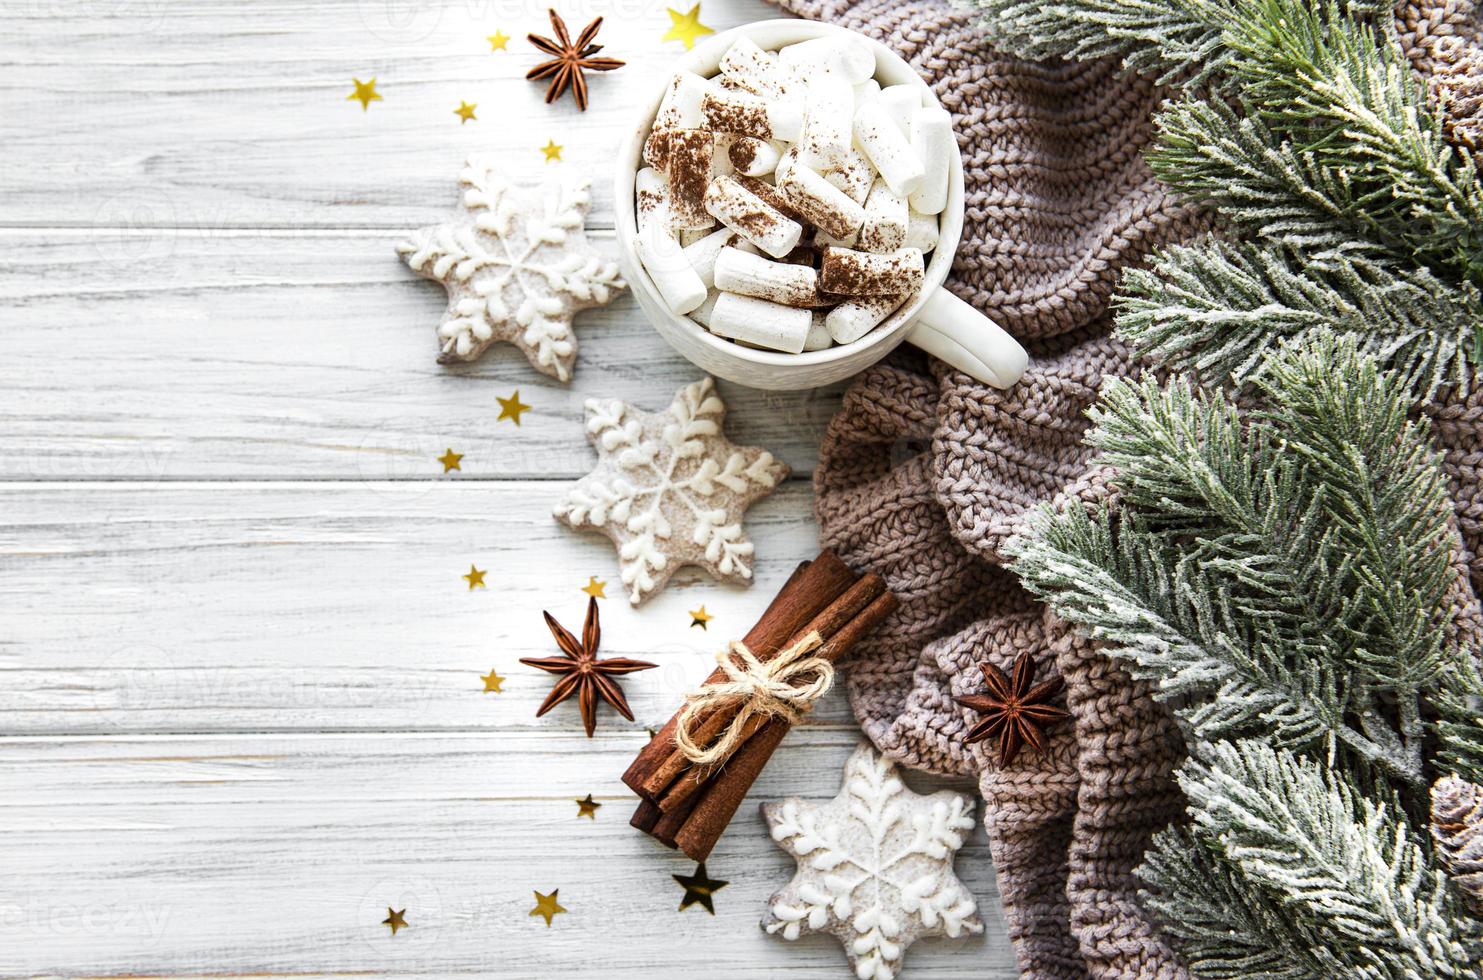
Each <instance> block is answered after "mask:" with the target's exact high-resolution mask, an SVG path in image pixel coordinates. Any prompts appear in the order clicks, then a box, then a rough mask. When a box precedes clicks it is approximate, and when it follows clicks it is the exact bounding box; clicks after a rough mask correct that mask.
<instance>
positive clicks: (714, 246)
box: [682, 228, 736, 289]
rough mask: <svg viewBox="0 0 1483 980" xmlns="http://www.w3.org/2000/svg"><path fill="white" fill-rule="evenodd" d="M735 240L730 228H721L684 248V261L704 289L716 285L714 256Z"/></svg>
mask: <svg viewBox="0 0 1483 980" xmlns="http://www.w3.org/2000/svg"><path fill="white" fill-rule="evenodd" d="M735 240H736V232H734V231H732V230H731V229H730V228H722V229H720V230H719V231H713V232H711V233H710V234H709V235H706V236H705V237H704V238H702V239H700V240H699V241H696V242H691V243H690V244H688V245H686V246H685V261H686V262H688V263H690V268H692V269H694V270H695V274H696V275H697V276H699V277H700V281H701V282H703V283H705V288H707V289H710V288H711V287H712V286H714V285H715V284H716V256H718V255H720V254H721V249H723V248H725V247H726V246H727V245H730V244H731V243H732V242H733V241H735ZM682 241H683V239H682Z"/></svg>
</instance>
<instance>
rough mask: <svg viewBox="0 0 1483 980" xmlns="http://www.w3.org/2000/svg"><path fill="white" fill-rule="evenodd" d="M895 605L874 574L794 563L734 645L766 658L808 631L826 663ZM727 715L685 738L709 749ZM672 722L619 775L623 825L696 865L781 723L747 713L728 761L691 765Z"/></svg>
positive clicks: (825, 562)
mask: <svg viewBox="0 0 1483 980" xmlns="http://www.w3.org/2000/svg"><path fill="white" fill-rule="evenodd" d="M896 605H897V600H896V597H895V596H894V595H892V594H891V593H890V592H887V591H886V584H885V582H884V581H883V580H882V579H881V578H880V576H878V575H874V574H870V575H865V576H863V577H861V576H857V575H856V574H855V573H854V572H851V571H850V570H849V568H847V567H846V566H845V564H844V562H842V561H840V560H839V558H838V557H837V556H836V555H835V554H834V553H833V552H831V551H825V552H823V553H822V554H820V555H819V557H817V558H815V559H814V560H813V561H808V562H804V563H803V564H801V565H799V566H798V568H797V569H796V570H795V571H794V572H793V575H792V576H791V577H790V578H789V579H788V581H787V582H786V583H785V584H784V585H783V588H782V589H781V591H779V592H778V594H777V597H776V598H774V599H773V601H772V604H771V605H769V606H768V607H767V610H766V611H765V612H764V613H763V614H762V618H761V619H759V620H758V621H757V625H755V626H753V627H752V629H751V631H750V632H748V633H747V635H746V636H745V637H744V638H743V640H742V642H743V643H744V644H746V646H747V647H748V648H749V649H750V650H751V651H752V653H753V654H754V655H755V656H756V657H757V658H758V659H759V660H762V661H764V662H765V661H768V660H770V659H771V658H772V657H774V656H776V655H777V653H778V652H779V651H780V650H786V649H788V648H789V647H791V646H792V645H793V644H795V643H798V642H800V641H801V640H803V639H804V638H805V637H807V636H808V635H809V633H811V632H814V631H817V632H818V634H819V636H820V637H821V638H822V639H823V641H824V642H823V645H822V646H820V647H819V648H818V649H816V650H814V651H813V653H812V655H813V656H816V657H820V658H822V659H824V660H827V661H829V662H830V663H834V662H836V661H838V660H839V659H840V658H842V657H844V656H845V655H846V654H847V653H849V651H850V649H851V648H852V647H853V646H854V645H855V643H856V642H857V641H858V640H859V639H860V638H861V637H862V636H865V635H866V634H867V633H869V632H870V631H871V630H872V629H874V628H875V627H876V626H877V625H878V624H879V623H880V622H881V620H883V619H885V618H886V616H888V615H889V614H890V613H891V612H892V611H893V610H894V609H895V608H896ZM724 680H726V675H725V673H724V672H723V671H722V670H721V669H720V668H717V669H716V670H715V671H714V672H713V673H712V674H711V676H710V677H709V678H707V679H706V683H707V684H719V683H721V682H723V681H724ZM735 717H736V712H735V710H734V709H733V710H729V711H728V710H726V709H718V710H716V711H713V712H712V713H710V714H708V715H705V716H702V717H700V718H697V719H694V720H693V723H692V725H691V728H690V734H691V737H692V738H693V739H694V740H695V741H697V742H699V743H701V744H702V745H704V744H708V743H709V742H710V741H711V740H713V739H715V738H716V736H717V735H719V734H720V733H721V732H722V731H723V730H725V729H726V728H727V727H728V726H729V725H730V724H731V722H732V721H733V719H734V718H735ZM678 723H679V712H676V713H675V715H674V716H673V717H671V718H670V720H669V722H668V723H667V724H666V725H665V726H664V727H663V728H662V729H660V730H659V733H658V734H657V735H655V736H654V738H653V739H651V740H650V742H649V744H648V745H646V746H644V748H643V750H642V751H641V752H639V754H638V758H636V759H634V761H633V764H632V765H630V766H629V767H628V771H627V772H626V773H624V774H623V782H624V783H626V784H627V785H628V787H629V788H630V789H632V790H633V791H634V792H635V793H637V794H638V795H639V797H640V799H641V802H640V803H639V806H638V809H637V810H636V811H635V812H634V815H633V819H632V820H631V821H630V823H631V824H632V825H633V826H634V827H637V828H638V829H639V830H642V831H643V832H644V833H646V834H649V835H650V836H652V837H654V838H655V839H656V840H658V841H660V842H661V843H663V844H665V845H666V846H669V847H677V848H679V849H680V850H681V851H684V852H685V854H686V855H688V856H689V857H690V858H692V859H693V860H696V861H704V860H705V859H706V858H707V857H708V856H709V855H710V853H711V848H713V847H715V845H716V841H717V840H719V839H720V837H721V834H722V833H723V832H724V831H725V830H726V826H727V824H729V823H730V822H731V818H732V816H733V815H734V814H735V813H736V808H737V807H738V806H740V805H741V801H742V798H743V797H744V796H746V795H747V791H748V790H749V789H751V787H752V783H753V782H754V781H755V780H756V779H757V776H758V775H759V774H761V772H762V769H763V767H764V766H766V765H767V760H768V759H769V758H771V757H772V753H773V750H774V749H776V748H777V747H778V743H779V742H781V741H782V740H783V736H784V735H786V734H787V733H788V728H789V725H788V723H787V722H786V721H784V720H783V719H781V718H778V717H769V716H754V717H753V718H751V719H750V720H749V721H748V722H747V723H746V725H745V727H743V729H742V731H741V735H742V738H741V739H739V740H738V741H737V743H736V744H737V748H736V749H734V750H733V751H732V753H731V755H730V757H729V758H727V759H723V760H721V761H720V762H717V763H715V764H713V765H709V766H704V767H699V766H695V765H694V764H692V763H691V762H690V760H689V759H688V758H687V757H686V756H685V755H684V753H682V752H681V751H680V750H679V748H678V747H677V746H676V745H675V730H676V727H677V726H678Z"/></svg>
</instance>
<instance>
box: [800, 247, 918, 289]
mask: <svg viewBox="0 0 1483 980" xmlns="http://www.w3.org/2000/svg"><path fill="white" fill-rule="evenodd" d="M925 269H926V263H924V262H923V261H922V253H921V252H919V251H917V250H916V249H914V248H903V249H900V250H899V251H896V252H892V253H891V254H890V255H875V254H872V253H870V252H858V251H855V250H854V249H848V248H836V247H833V246H831V247H829V248H826V249H824V265H823V270H822V271H821V272H820V273H819V288H820V289H822V290H823V291H824V292H826V293H840V294H843V295H845V296H900V295H904V294H906V293H911V292H915V291H916V290H917V289H918V288H920V287H921V285H922V278H923V275H924V272H925Z"/></svg>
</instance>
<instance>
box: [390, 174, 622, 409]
mask: <svg viewBox="0 0 1483 980" xmlns="http://www.w3.org/2000/svg"><path fill="white" fill-rule="evenodd" d="M459 181H460V183H462V184H463V188H464V191H463V208H462V210H460V211H459V212H458V214H457V215H456V216H455V217H454V218H453V219H452V220H450V221H446V222H444V223H443V224H440V225H433V226H432V227H430V228H422V229H419V230H418V231H415V232H413V233H412V237H411V238H410V239H409V240H407V241H404V242H401V243H399V244H398V245H397V254H399V255H401V257H402V259H403V260H404V261H405V262H406V263H407V265H409V266H411V267H412V271H414V272H416V273H417V274H418V275H420V276H422V277H423V278H424V279H432V280H434V281H436V282H440V283H442V284H443V287H444V288H445V289H446V290H448V309H447V311H446V312H445V313H444V314H443V321H442V322H441V323H440V324H438V349H439V354H438V360H439V361H442V362H443V363H451V362H455V361H472V360H474V359H475V358H477V357H479V355H481V354H483V353H484V351H486V350H488V349H489V347H490V345H492V344H493V343H494V342H495V341H497V340H504V341H508V342H509V343H512V344H514V345H515V346H517V347H519V348H520V349H521V350H522V351H524V352H525V356H526V357H527V358H529V360H530V363H531V365H532V366H534V367H535V369H536V370H537V371H541V372H542V373H544V374H549V375H552V376H553V377H555V378H556V379H557V380H559V381H568V380H570V379H571V376H572V364H573V363H574V362H575V361H576V359H577V338H576V337H575V336H574V335H573V333H572V316H573V314H575V313H577V312H578V311H580V310H585V309H588V308H589V307H593V306H600V305H602V304H604V303H607V302H608V301H609V300H611V299H612V298H613V297H614V296H615V295H617V294H618V292H619V291H620V290H622V289H623V288H624V286H625V285H626V284H625V283H624V282H623V279H622V277H621V276H619V274H618V264H617V263H616V262H614V261H612V260H611V259H607V258H604V257H603V256H601V255H599V254H598V253H597V252H596V251H594V250H593V248H592V247H591V246H590V245H588V243H587V234H586V230H585V228H584V227H583V223H584V222H585V221H586V219H587V212H588V211H590V210H591V208H592V195H591V193H590V192H589V190H588V188H589V187H590V186H591V183H592V182H591V181H590V180H587V179H585V178H582V179H577V178H573V177H571V176H569V175H563V176H561V177H559V178H557V179H556V180H553V181H551V182H549V183H548V184H547V185H546V187H545V188H544V189H543V191H542V192H541V193H539V194H531V193H526V192H523V191H519V190H517V189H516V188H515V187H514V186H513V185H511V184H510V182H509V181H507V180H505V179H504V178H503V177H501V176H500V175H498V174H496V173H495V172H494V169H493V167H492V166H491V164H490V163H489V161H487V160H484V159H482V158H480V157H477V156H475V157H470V158H469V161H468V163H467V164H465V165H464V168H463V172H462V173H461V174H460V175H459Z"/></svg>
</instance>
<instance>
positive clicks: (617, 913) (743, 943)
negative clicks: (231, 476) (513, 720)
mask: <svg viewBox="0 0 1483 980" xmlns="http://www.w3.org/2000/svg"><path fill="white" fill-rule="evenodd" d="M632 741H633V738H632V736H631V735H609V736H599V737H598V738H597V739H594V740H592V741H591V742H589V741H587V740H586V739H583V738H582V737H581V736H580V735H575V736H574V735H572V734H569V733H567V734H560V735H552V734H549V733H548V734H540V733H533V732H501V733H497V734H478V735H462V736H450V735H417V736H398V735H389V736H368V735H354V736H330V735H319V736H302V735H292V736H266V735H256V736H240V737H239V736H231V737H200V736H192V737H168V736H166V737H161V736H156V737H139V738H123V737H115V738H107V739H92V738H75V739H51V738H43V739H0V783H3V785H4V786H5V787H6V792H5V793H4V794H3V795H0V867H3V868H4V869H5V888H4V891H3V893H0V974H3V975H5V976H28V975H54V974H69V975H71V974H92V973H106V974H108V975H128V976H141V975H150V976H154V975H164V974H168V975H179V974H211V975H215V976H220V975H224V974H232V975H241V974H254V975H257V974H272V975H295V976H302V975H325V974H335V975H349V974H355V975H366V976H430V975H449V974H463V973H479V974H484V975H490V976H500V977H531V976H542V977H551V976H559V975H563V974H564V973H566V972H568V971H569V972H570V973H571V974H572V975H586V976H602V977H618V978H629V977H632V978H639V977H660V976H662V977H690V976H696V975H705V974H709V975H722V976H725V977H728V978H733V977H735V978H762V977H771V976H798V977H805V976H808V977H816V976H843V975H845V974H846V973H847V970H846V967H845V961H844V956H843V954H842V952H841V950H840V948H839V945H838V943H837V942H836V941H835V940H833V939H832V938H829V937H811V938H808V939H805V940H801V941H799V942H796V943H792V944H789V943H785V942H784V941H782V940H780V939H778V938H776V937H772V936H767V935H765V934H764V933H763V932H762V931H761V930H759V929H757V928H756V926H755V925H754V923H755V922H757V920H758V919H760V917H761V914H762V910H763V908H764V906H765V902H766V900H767V897H768V896H769V895H770V894H771V893H772V892H773V891H774V890H775V889H776V888H778V887H781V886H782V885H783V884H784V883H785V882H786V881H787V880H788V878H789V877H790V876H791V874H792V867H793V862H792V860H791V859H790V858H788V857H787V855H785V854H784V853H783V852H782V851H780V850H779V849H778V848H777V847H776V846H775V845H773V843H772V842H771V841H770V840H769V839H768V837H767V835H766V831H765V828H764V827H763V825H762V821H761V818H760V816H759V814H758V810H757V806H756V805H755V804H756V802H758V801H764V800H769V799H778V798H781V797H783V796H788V795H801V796H805V797H809V798H814V799H824V798H827V797H829V796H832V795H833V794H834V793H835V791H836V790H837V787H838V779H839V775H838V774H839V770H840V766H841V765H842V764H843V760H844V758H845V756H846V755H847V754H848V752H849V751H850V749H851V747H852V746H853V744H854V742H855V736H853V735H851V734H849V733H843V732H817V731H814V732H802V731H800V732H794V733H792V734H791V735H790V736H789V739H788V741H787V742H786V743H785V746H784V748H782V749H781V750H779V752H778V753H777V756H776V757H775V758H774V760H773V762H772V764H771V765H770V766H769V767H768V769H767V772H766V773H765V774H764V775H763V777H762V779H761V780H759V782H758V784H757V786H756V789H755V791H754V794H753V797H752V799H751V800H749V803H748V805H746V806H743V808H742V810H741V812H740V813H739V814H738V816H737V819H736V820H735V822H734V823H733V825H732V827H731V829H730V830H729V832H728V833H727V835H726V836H725V837H724V838H723V839H722V841H721V844H720V845H719V847H718V848H717V850H716V853H715V854H714V855H713V856H712V859H711V860H710V861H709V862H708V865H707V868H708V870H709V871H710V873H711V875H712V876H713V877H716V878H720V879H722V880H725V881H727V882H729V884H728V885H727V886H726V887H725V888H724V889H721V890H720V891H719V892H717V894H716V897H715V905H716V914H715V916H714V917H711V916H708V915H706V914H705V913H704V912H703V911H702V910H701V909H699V908H691V909H689V910H686V911H684V912H677V910H676V909H677V906H678V903H679V899H680V896H681V890H680V888H679V887H678V886H677V885H676V884H675V882H674V881H673V880H672V879H671V877H670V876H671V875H672V874H689V873H691V872H692V871H693V865H691V864H689V863H688V862H686V861H685V860H684V859H683V857H681V856H679V855H677V854H676V853H675V852H672V851H667V850H665V849H664V848H662V847H660V846H659V845H657V844H655V843H654V842H652V841H650V840H648V839H647V838H645V837H643V836H642V835H640V834H638V833H637V832H636V831H633V830H632V829H631V828H629V827H628V826H627V813H626V810H627V807H628V804H629V802H630V801H631V799H632V797H631V796H629V795H628V794H627V793H626V792H625V791H624V790H623V787H622V786H621V784H620V783H619V781H618V774H619V773H620V772H621V770H622V768H623V764H624V763H625V762H626V759H627V756H628V753H629V751H630V750H631V748H632ZM908 782H910V783H913V784H915V785H914V788H917V789H919V790H923V791H925V790H930V789H935V788H937V787H938V785H939V784H938V783H937V782H935V781H928V780H921V779H918V778H916V777H908ZM589 792H590V793H592V794H594V797H595V798H596V799H598V800H599V801H600V802H602V803H603V806H602V808H601V809H600V810H599V811H598V814H597V819H596V820H594V821H588V820H585V819H578V818H577V817H576V813H577V808H576V806H575V805H574V804H573V802H572V801H573V799H575V798H577V797H582V796H585V795H586V794H587V793H589ZM63 855H65V858H63ZM957 867H958V872H959V875H960V876H961V877H962V878H963V879H964V881H965V883H966V884H967V885H968V887H969V888H970V889H971V890H972V891H973V892H974V894H975V895H976V896H977V898H978V900H979V903H980V905H981V907H982V908H983V910H984V918H985V921H986V924H987V928H986V933H985V935H983V936H979V937H968V938H963V939H959V940H924V941H922V942H921V943H919V944H917V945H915V946H913V947H912V949H911V950H910V951H909V952H908V954H907V969H908V971H909V972H908V974H907V975H909V976H912V977H919V978H920V977H942V978H947V977H962V976H966V975H970V974H971V975H973V976H980V977H991V978H1008V977H1012V976H1014V975H1015V974H1014V968H1013V966H1012V959H1011V957H1010V953H1009V949H1008V942H1007V939H1006V937H1005V932H1004V925H1003V922H1002V919H1001V918H1000V917H999V915H998V914H997V913H996V911H995V908H996V906H997V893H996V890H995V887H994V883H993V873H992V865H991V861H990V857H989V853H988V846H987V842H986V841H985V839H984V835H983V830H982V828H981V827H980V828H979V829H978V830H976V832H975V836H974V838H973V840H972V841H971V842H970V843H969V845H968V846H966V847H965V848H964V850H963V851H962V852H961V853H960V854H959V857H958V861H957ZM535 889H539V890H540V891H542V892H548V893H549V892H550V891H551V890H552V889H560V892H559V897H558V900H559V901H560V903H561V904H562V905H563V906H564V907H565V908H566V909H567V910H568V912H567V913H566V914H563V915H558V916H556V918H555V920H554V924H553V925H552V926H551V927H550V928H549V929H548V928H547V927H546V926H545V925H544V924H543V922H542V921H541V920H540V919H539V918H532V917H531V916H530V915H529V914H528V913H529V910H530V909H531V907H532V904H533V896H532V891H533V890H535ZM388 905H390V906H394V907H396V908H398V909H405V910H406V911H405V919H406V921H407V923H408V928H407V929H405V930H401V931H400V932H399V933H398V934H397V935H396V936H395V937H393V936H391V935H390V932H389V930H388V929H387V928H386V927H385V926H382V925H381V924H380V922H381V920H382V919H383V918H385V916H386V908H387V906H388ZM718 969H719V970H721V971H722V972H721V973H720V974H717V972H716V971H717V970H718Z"/></svg>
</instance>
